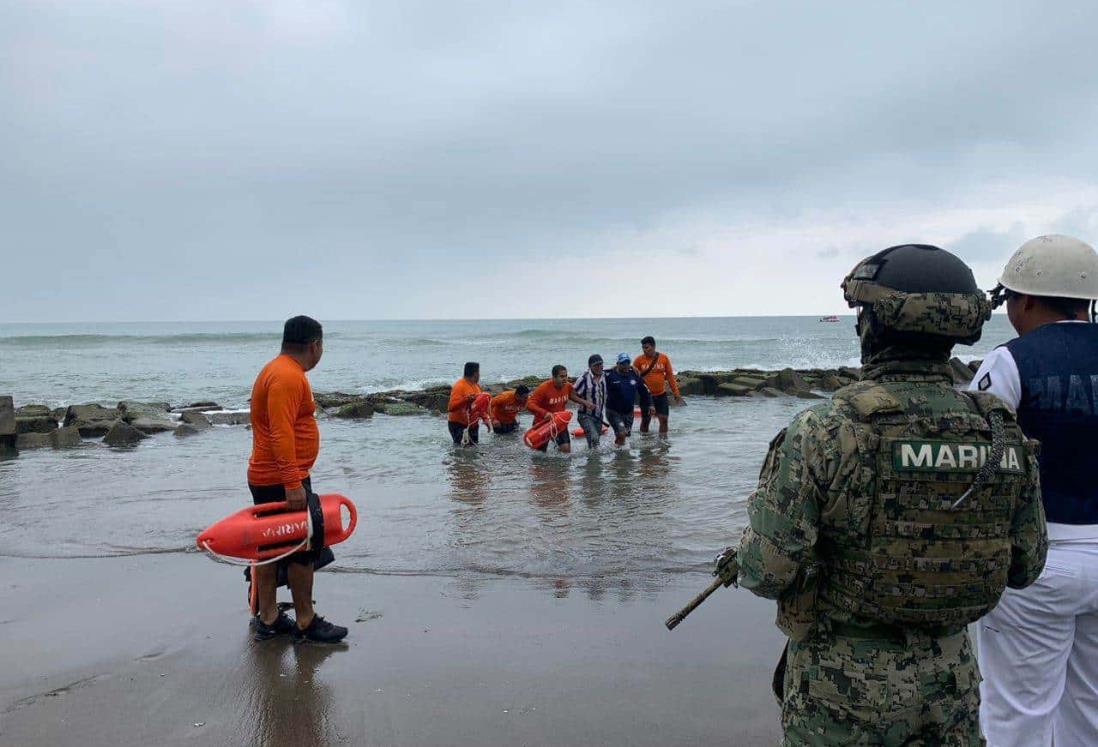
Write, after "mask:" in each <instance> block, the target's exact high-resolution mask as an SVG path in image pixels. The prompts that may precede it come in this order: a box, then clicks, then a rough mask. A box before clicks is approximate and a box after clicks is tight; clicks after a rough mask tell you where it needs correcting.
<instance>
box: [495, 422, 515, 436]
mask: <svg viewBox="0 0 1098 747" xmlns="http://www.w3.org/2000/svg"><path fill="white" fill-rule="evenodd" d="M517 430H518V423H517V422H516V423H500V424H499V425H497V426H496V427H495V428H493V429H492V432H493V433H514V432H515V431H517Z"/></svg>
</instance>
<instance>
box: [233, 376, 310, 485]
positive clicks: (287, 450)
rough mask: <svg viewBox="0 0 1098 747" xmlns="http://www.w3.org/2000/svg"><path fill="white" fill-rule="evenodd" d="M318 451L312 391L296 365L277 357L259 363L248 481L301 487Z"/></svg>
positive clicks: (254, 391)
mask: <svg viewBox="0 0 1098 747" xmlns="http://www.w3.org/2000/svg"><path fill="white" fill-rule="evenodd" d="M319 452H320V429H319V428H317V425H316V403H315V402H314V401H313V389H312V387H310V386H309V379H308V378H307V377H306V376H305V369H304V368H302V367H301V364H300V363H298V362H297V361H295V360H294V359H293V358H291V357H290V356H288V355H280V356H278V357H277V358H275V359H274V360H273V361H271V362H270V363H268V364H267V365H266V366H264V367H263V370H262V371H260V372H259V376H257V377H256V379H255V384H254V385H253V386H252V457H251V459H249V460H248V482H249V483H250V484H252V485H278V484H282V485H284V486H285V487H286V488H287V489H288V490H293V489H295V488H300V487H301V481H302V480H304V479H305V478H306V477H308V476H309V470H311V469H312V468H313V463H314V462H316V455H317V454H318V453H319Z"/></svg>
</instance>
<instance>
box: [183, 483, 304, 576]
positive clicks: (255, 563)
mask: <svg viewBox="0 0 1098 747" xmlns="http://www.w3.org/2000/svg"><path fill="white" fill-rule="evenodd" d="M305 519H306V522H307V524H306V527H307V528H306V530H305V539H303V540H301V544H300V545H297V546H296V547H294V548H292V549H290V550H288V551H287V552H284V553H282V554H281V555H279V556H277V557H274V558H267V559H266V560H243V559H241V558H234V557H232V556H231V555H222V554H221V553H219V552H217V551H216V550H214V549H213V548H212V547H210V541H209V540H205V541H203V542H202V549H204V550H205V551H206V552H208V553H209V554H210V555H213V556H214V557H215V558H217V559H218V560H220V561H222V562H223V563H228V564H229V565H239V566H249V567H251V568H254V567H255V566H258V565H270V564H271V563H277V562H278V561H280V560H285V559H286V558H288V557H290V556H291V555H293V554H294V553H295V552H301V551H302V550H306V549H308V544H309V542H310V541H311V540H312V538H313V512H312V511H310V510H309V502H308V499H306V501H305ZM252 585H253V586H254V585H255V575H254V574H253V575H252Z"/></svg>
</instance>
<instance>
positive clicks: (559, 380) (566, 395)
mask: <svg viewBox="0 0 1098 747" xmlns="http://www.w3.org/2000/svg"><path fill="white" fill-rule="evenodd" d="M552 374H553V378H551V379H549V380H548V381H543V382H541V383H540V384H538V387H537V389H535V390H534V393H533V394H531V395H530V399H529V400H527V402H526V409H527V410H529V411H530V412H532V413H534V425H539V424H540V423H541V422H542V421H544V420H546V419H547V418H549V417H550V416H551V415H552V414H553V413H554V412H563V411H564V408H565V407H566V406H567V405H568V403H569V402H575V403H576V404H578V405H583V406H584V407H588V408H591V409H594V408H595V403H594V402H591V401H589V400H586V399H583V398H582V397H578V396H576V393H575V392H574V391H572V383H571V382H570V381H568V369H567V368H565V367H564V366H561V365H559V364H558V365H556V366H553V372H552ZM556 440H557V446H558V447H559V448H560V450H561V451H562V452H563V453H565V454H567V453H569V452H570V451H572V439H571V437H570V436H569V435H568V429H567V428H561V430H560V433H558V434H557V439H556ZM548 448H549V444H545V445H544V446H542V447H541V449H539V451H546V450H548Z"/></svg>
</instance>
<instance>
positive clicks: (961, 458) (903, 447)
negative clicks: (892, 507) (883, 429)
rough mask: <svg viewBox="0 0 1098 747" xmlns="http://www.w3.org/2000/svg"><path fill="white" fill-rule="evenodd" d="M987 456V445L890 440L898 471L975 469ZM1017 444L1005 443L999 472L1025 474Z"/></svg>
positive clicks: (1023, 455) (967, 470) (965, 470)
mask: <svg viewBox="0 0 1098 747" xmlns="http://www.w3.org/2000/svg"><path fill="white" fill-rule="evenodd" d="M990 456H991V444H987V443H965V442H957V441H922V440H904V441H894V442H893V443H892V468H893V469H895V470H897V471H900V472H912V471H918V472H975V471H977V470H978V469H980V468H981V467H982V466H984V464H985V463H986V462H987V460H988V458H989V457H990ZM1025 464H1026V461H1025V453H1024V452H1023V451H1022V446H1021V445H1020V444H1007V445H1006V447H1005V448H1004V449H1003V457H1002V459H1000V460H999V471H1000V472H1012V473H1015V474H1025V471H1026V468H1025Z"/></svg>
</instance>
